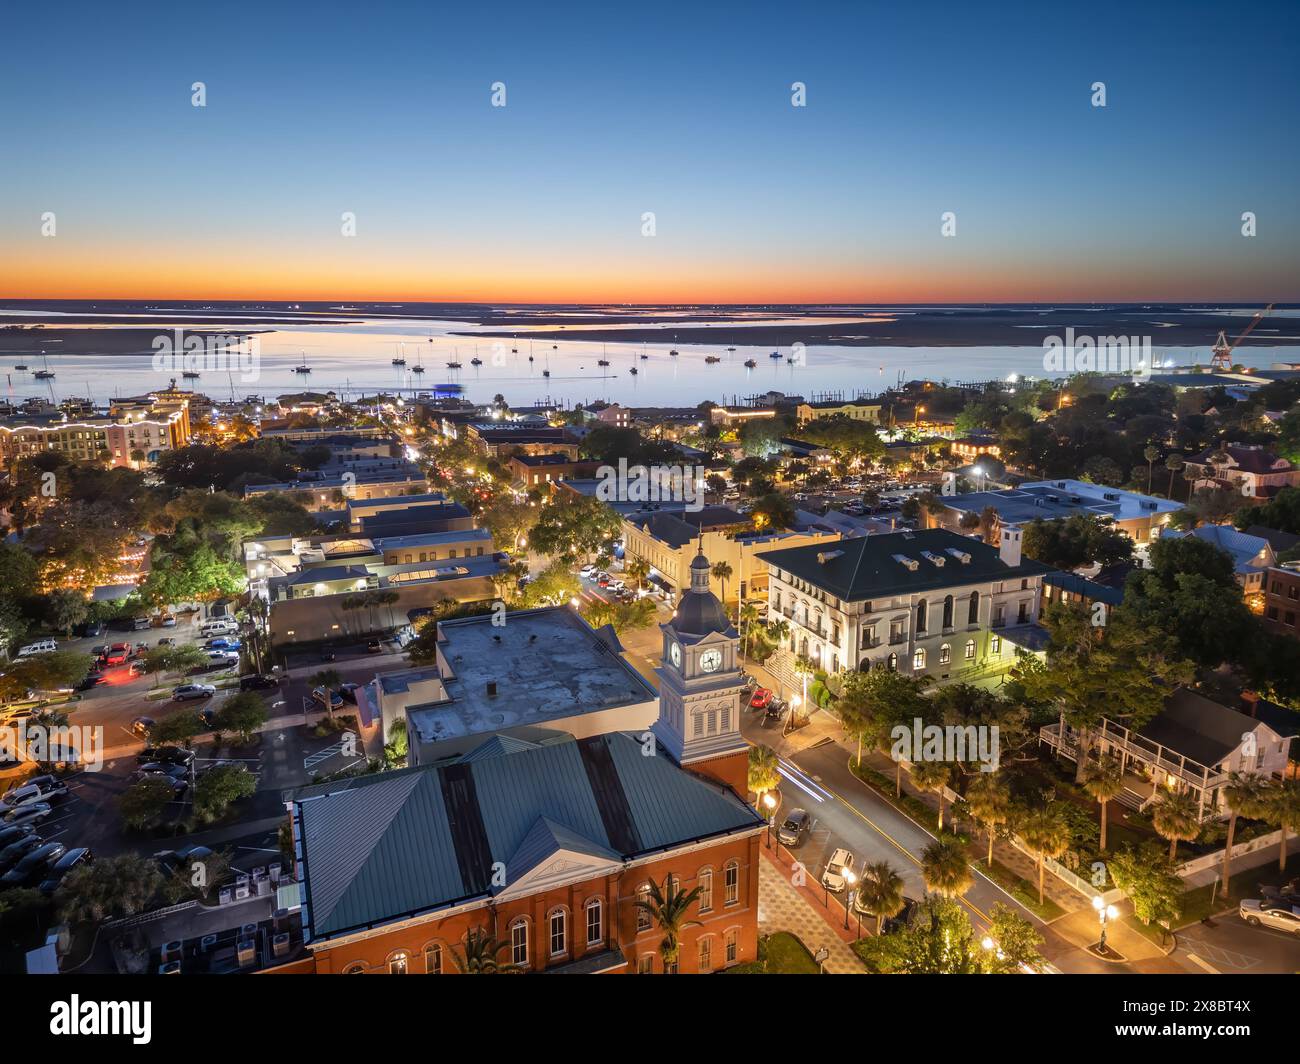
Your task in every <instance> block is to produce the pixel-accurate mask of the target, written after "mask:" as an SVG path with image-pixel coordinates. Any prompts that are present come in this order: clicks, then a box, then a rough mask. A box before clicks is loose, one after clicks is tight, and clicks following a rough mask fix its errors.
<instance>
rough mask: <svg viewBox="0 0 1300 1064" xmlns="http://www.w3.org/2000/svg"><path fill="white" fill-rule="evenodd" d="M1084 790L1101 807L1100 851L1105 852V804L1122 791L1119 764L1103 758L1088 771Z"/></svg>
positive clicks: (1122, 777) (1121, 775)
mask: <svg viewBox="0 0 1300 1064" xmlns="http://www.w3.org/2000/svg"><path fill="white" fill-rule="evenodd" d="M1083 786H1084V789H1085V790H1086V791H1087V792H1088V793H1089V794H1091V795H1092V796H1093V798H1095V799H1096V800H1097V804H1098V805H1100V806H1101V851H1102V853H1105V852H1106V803H1107V802H1109V801H1110V800H1111V799H1112V798H1114V797H1115V796H1116V795H1117V794H1119V792H1120V791H1122V790H1123V789H1124V773H1123V771H1122V770H1121V769H1120V767H1119V762H1118V761H1116V760H1115V759H1114V758H1112V757H1105V756H1103V757H1102V759H1101V761H1100V762H1098V763H1097V764H1096V765H1094V766H1093V767H1092V768H1090V769H1089V770H1088V774H1087V775H1086V776H1085V777H1084V779H1083Z"/></svg>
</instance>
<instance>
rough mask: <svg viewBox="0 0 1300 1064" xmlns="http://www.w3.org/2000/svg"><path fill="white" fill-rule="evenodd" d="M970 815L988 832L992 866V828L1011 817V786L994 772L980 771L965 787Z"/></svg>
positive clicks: (991, 863) (991, 864)
mask: <svg viewBox="0 0 1300 1064" xmlns="http://www.w3.org/2000/svg"><path fill="white" fill-rule="evenodd" d="M966 804H967V805H969V806H970V815H971V816H973V817H974V818H975V819H976V820H978V821H979V822H980V823H981V824H983V825H984V828H985V830H986V831H987V832H988V833H989V858H988V863H989V867H990V868H991V867H992V866H993V829H994V828H995V827H997V825H998V824H1005V823H1006V822H1007V820H1008V819H1010V817H1011V788H1010V787H1008V786H1007V784H1006V782H1005V781H1004V780H1002V779H1000V778H999V776H998V774H997V773H996V772H982V773H980V775H978V776H977V777H976V778H975V779H973V780H972V781H971V784H970V786H969V787H967V788H966Z"/></svg>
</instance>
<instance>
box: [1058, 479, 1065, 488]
mask: <svg viewBox="0 0 1300 1064" xmlns="http://www.w3.org/2000/svg"><path fill="white" fill-rule="evenodd" d="M1056 486H1057V487H1058V488H1063V487H1065V481H1064V480H1058V481H1057V482H1056Z"/></svg>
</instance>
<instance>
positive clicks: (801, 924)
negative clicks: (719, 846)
mask: <svg viewBox="0 0 1300 1064" xmlns="http://www.w3.org/2000/svg"><path fill="white" fill-rule="evenodd" d="M837 911H838V913H839V916H840V919H843V916H844V910H843V909H838V910H837V908H836V907H835V906H834V904H833V903H832V908H831V914H832V915H834V914H835V913H836V912H837ZM758 930H759V933H760V934H764V935H767V934H771V933H772V932H774V931H789V932H791V933H792V934H795V935H798V936H799V938H800V939H801V940H802V941H803V944H804V945H805V946H807V947H808V949H809V950H811V951H812V952H813V953H816V952H817V950H818V949H820V948H821V947H822V946H825V947H826V948H827V949H829V950H830V951H831V952H830V956H829V957H828V958H827V959H826V971H827V972H828V973H829V974H831V975H864V974H865V972H866V970H865V969H864V968H863V967H862V962H861V961H860V960H858V958H857V956H856V955H855V954H854V952H853V950H852V949H851V948H850V947H849V944H848V942H851V941H852V940H853V936H852V935H851V934H850V935H848V936H847V937H848V942H846V941H845V935H844V932H843V930H842V929H841V928H839V927H838V926H834V925H832V923H831V922H830V921H829V920H828V919H827V917H826V916H825V915H823V913H822V911H821V909H820V907H819V906H815V905H814V904H813V903H812V902H810V901H809V900H808V899H807V898H806V897H804V895H803V894H802V893H800V891H799V890H797V889H796V888H795V887H794V886H792V885H791V883H790V879H789V871H788V869H787V868H785V867H784V866H782V865H779V864H778V863H777V861H776V859H775V858H772V857H770V856H769V854H768V851H767V850H763V859H762V860H760V861H759V872H758Z"/></svg>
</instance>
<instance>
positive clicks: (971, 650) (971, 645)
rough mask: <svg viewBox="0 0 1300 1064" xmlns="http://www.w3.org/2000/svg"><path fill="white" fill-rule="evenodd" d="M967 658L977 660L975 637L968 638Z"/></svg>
mask: <svg viewBox="0 0 1300 1064" xmlns="http://www.w3.org/2000/svg"><path fill="white" fill-rule="evenodd" d="M966 660H967V661H974V660H975V640H973V639H967V640H966Z"/></svg>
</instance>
